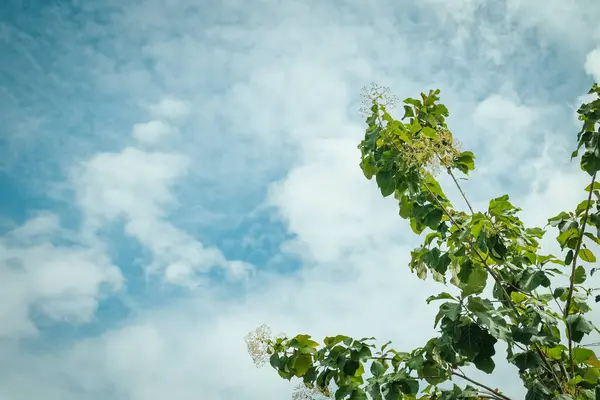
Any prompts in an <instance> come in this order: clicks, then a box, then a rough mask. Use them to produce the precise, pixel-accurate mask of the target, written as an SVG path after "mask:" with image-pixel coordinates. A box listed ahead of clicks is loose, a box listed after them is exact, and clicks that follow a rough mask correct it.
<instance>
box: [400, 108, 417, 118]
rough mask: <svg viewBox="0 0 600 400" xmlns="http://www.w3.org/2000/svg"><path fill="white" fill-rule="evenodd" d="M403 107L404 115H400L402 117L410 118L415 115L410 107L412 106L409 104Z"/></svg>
mask: <svg viewBox="0 0 600 400" xmlns="http://www.w3.org/2000/svg"><path fill="white" fill-rule="evenodd" d="M403 107H404V116H403V117H402V119H406V118H411V117H414V116H415V113H414V111H413V109H412V107H410V106H403Z"/></svg>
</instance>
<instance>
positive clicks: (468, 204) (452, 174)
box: [447, 168, 475, 214]
mask: <svg viewBox="0 0 600 400" xmlns="http://www.w3.org/2000/svg"><path fill="white" fill-rule="evenodd" d="M447 171H448V175H450V176H451V177H452V180H453V181H454V184H455V185H456V187H457V188H458V191H459V192H460V195H461V196H462V198H463V200H464V201H465V203H467V207H469V210H471V214H475V211H474V210H473V207H472V206H471V203H469V200H468V199H467V195H465V192H464V191H463V189H462V187H461V186H460V183H458V180H457V179H456V176H454V173H453V172H452V170H451V169H450V168H448V169H447Z"/></svg>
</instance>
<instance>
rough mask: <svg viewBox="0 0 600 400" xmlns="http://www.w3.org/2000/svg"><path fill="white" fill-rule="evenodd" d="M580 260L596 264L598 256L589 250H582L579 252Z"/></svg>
mask: <svg viewBox="0 0 600 400" xmlns="http://www.w3.org/2000/svg"><path fill="white" fill-rule="evenodd" d="M579 258H581V259H582V260H583V261H585V262H589V263H593V262H596V256H595V255H594V253H592V251H591V250H589V249H580V250H579Z"/></svg>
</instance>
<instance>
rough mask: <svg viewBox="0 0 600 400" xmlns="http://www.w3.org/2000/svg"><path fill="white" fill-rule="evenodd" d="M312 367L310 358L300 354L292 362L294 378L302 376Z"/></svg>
mask: <svg viewBox="0 0 600 400" xmlns="http://www.w3.org/2000/svg"><path fill="white" fill-rule="evenodd" d="M311 366H312V357H311V356H310V355H308V354H300V355H299V356H298V357H297V358H296V361H295V362H294V370H295V371H296V376H298V377H299V376H302V375H304V374H305V373H306V371H308V369H309V368H310V367H311Z"/></svg>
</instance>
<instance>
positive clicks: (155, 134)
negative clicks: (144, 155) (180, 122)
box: [132, 120, 179, 144]
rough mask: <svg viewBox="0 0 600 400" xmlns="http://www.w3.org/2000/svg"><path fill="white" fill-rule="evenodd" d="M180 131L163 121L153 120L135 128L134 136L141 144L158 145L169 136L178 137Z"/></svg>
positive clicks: (136, 125)
mask: <svg viewBox="0 0 600 400" xmlns="http://www.w3.org/2000/svg"><path fill="white" fill-rule="evenodd" d="M178 133H179V130H178V129H177V128H175V127H172V126H170V125H169V124H166V123H164V122H163V121H159V120H153V121H149V122H144V123H140V124H135V125H134V126H133V132H132V135H133V137H134V138H135V139H137V140H138V141H139V142H141V143H149V144H153V143H157V142H159V141H160V140H163V139H165V138H166V137H168V136H171V135H176V134H178Z"/></svg>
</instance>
